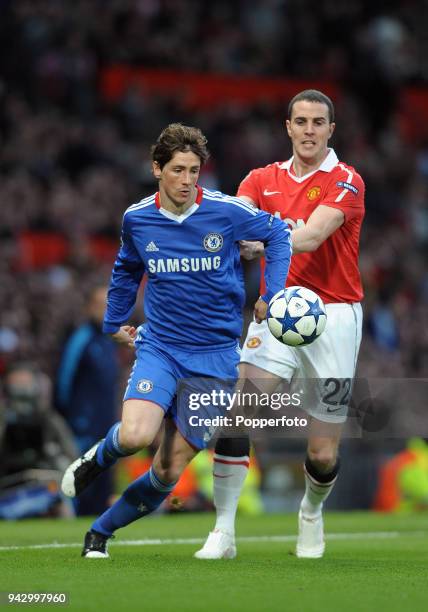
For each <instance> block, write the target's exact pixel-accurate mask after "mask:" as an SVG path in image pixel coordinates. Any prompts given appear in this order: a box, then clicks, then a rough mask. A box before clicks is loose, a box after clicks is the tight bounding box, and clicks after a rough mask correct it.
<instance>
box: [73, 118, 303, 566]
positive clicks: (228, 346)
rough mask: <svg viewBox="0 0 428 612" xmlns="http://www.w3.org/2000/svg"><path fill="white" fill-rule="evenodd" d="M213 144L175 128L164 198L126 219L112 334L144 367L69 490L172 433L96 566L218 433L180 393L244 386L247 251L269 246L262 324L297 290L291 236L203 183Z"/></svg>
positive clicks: (91, 548) (161, 162)
mask: <svg viewBox="0 0 428 612" xmlns="http://www.w3.org/2000/svg"><path fill="white" fill-rule="evenodd" d="M206 143H207V141H206V138H205V136H204V135H203V134H202V132H201V131H200V130H199V129H197V128H194V127H188V126H184V125H182V124H179V123H174V124H171V125H169V126H168V127H167V128H165V129H164V130H163V132H162V133H161V135H160V136H159V138H158V140H157V142H156V144H155V145H154V146H153V147H152V162H153V173H154V176H155V177H156V179H157V180H158V182H159V191H158V192H157V193H155V194H153V195H151V196H149V197H147V198H144V199H143V200H141V201H140V202H138V203H137V204H134V205H132V206H130V207H129V208H128V209H127V210H126V212H125V214H124V217H123V226H122V244H121V247H120V250H119V253H118V256H117V259H116V262H115V264H114V268H113V272H112V278H111V282H110V287H109V291H108V297H107V308H106V313H105V318H104V327H103V329H104V332H106V333H108V334H110V335H111V336H112V337H113V338H114V339H115V340H116V341H117V342H119V343H124V344H127V345H129V346H132V347H134V346H135V349H136V360H135V363H134V366H133V369H132V372H131V375H130V378H129V382H128V386H127V389H126V391H125V397H124V403H123V411H122V418H121V421H120V422H118V423H116V424H115V425H113V426H112V428H111V429H110V430H109V431H108V433H107V435H106V437H105V439H103V440H101V441H100V442H98V443H97V444H96V445H95V446H93V447H92V448H91V449H89V451H87V452H86V453H85V454H84V455H83V456H82V457H80V458H79V459H77V460H76V461H75V462H74V463H72V464H71V465H70V466H69V467H68V468H67V470H66V472H65V474H64V477H63V481H62V490H63V492H64V493H65V494H66V495H68V496H69V497H74V496H77V495H79V494H80V493H81V492H82V491H83V490H84V489H85V488H86V487H87V486H88V485H89V484H90V482H92V481H93V479H94V478H96V476H97V475H98V474H100V473H101V472H103V471H104V470H106V469H108V468H109V467H111V466H112V465H114V464H115V463H116V461H117V460H118V459H119V458H120V457H125V456H128V455H131V454H133V453H135V452H137V451H138V450H140V449H142V448H145V447H147V446H149V445H150V444H151V443H152V442H153V440H154V438H155V436H156V435H157V434H158V432H159V430H160V428H161V426H162V425H163V424H164V429H163V432H162V437H161V442H160V445H159V448H158V449H157V452H156V454H155V456H154V459H153V463H152V466H151V468H150V470H149V471H148V472H147V473H145V474H144V475H143V476H141V477H140V478H138V479H137V480H136V481H135V482H133V483H132V484H131V485H130V486H129V487H128V488H127V489H126V490H125V492H124V493H123V495H122V496H121V497H120V499H119V500H118V501H116V503H115V504H114V505H113V506H112V507H111V508H109V509H108V510H107V511H106V512H105V513H104V514H102V515H101V516H100V517H99V518H97V519H96V520H95V522H94V523H93V525H92V526H91V529H90V531H88V532H87V534H86V536H85V542H84V547H83V551H82V556H84V557H87V558H106V557H108V552H107V541H108V539H109V538H111V537H112V535H113V533H114V532H115V531H116V529H119V528H120V527H124V526H125V525H128V524H129V523H131V522H133V521H135V520H136V519H138V518H141V517H143V516H145V515H147V514H149V513H151V512H153V511H154V510H156V508H158V507H159V505H160V504H161V503H162V502H163V500H164V499H165V498H166V497H167V496H168V494H169V493H170V492H171V491H172V490H173V488H174V486H175V484H176V482H177V480H178V479H179V477H180V475H181V473H182V472H183V470H184V468H185V467H186V466H187V464H188V463H189V462H190V461H191V460H192V458H193V457H194V456H195V455H196V454H197V453H198V452H199V450H201V449H203V448H205V446H206V444H207V440H208V439H209V437H210V436H211V434H212V432H211V431H207V430H206V429H203V428H202V430H201V429H200V428H193V429H192V427H190V426H189V427H186V426H185V422H186V413H187V415H188V416H187V422H189V421H190V416H191V415H194V413H189V412H187V411H188V407H187V410H186V407H185V409H184V416H183V410H181V413H180V409H177V405H179V402H178V398H177V395H178V393H177V391H178V387H179V385H180V384H181V383H182V382H183V381H186V380H187V379H192V380H193V381H195V380H196V381H197V380H198V379H202V380H204V381H206V380H207V379H212V380H213V381H215V380H224V381H232V383H233V382H235V381H236V379H237V376H238V362H239V345H238V339H239V337H240V335H241V331H242V323H243V321H242V307H243V304H244V298H245V291H244V283H243V274H242V269H241V264H240V254H239V241H240V240H261V241H263V242H264V244H265V254H266V264H267V265H266V273H265V279H266V293H265V294H264V295H262V296H261V297H260V298H259V300H258V301H257V302H256V304H255V307H254V315H255V318H256V320H259V321H261V320H263V319H264V318H265V316H266V310H267V304H268V302H269V299H270V298H271V297H272V296H273V295H274V294H275V293H276V292H277V291H279V290H280V289H282V288H283V287H284V285H285V280H286V276H287V272H288V268H289V264H290V256H291V243H290V232H289V230H288V229H287V226H286V225H285V224H284V223H283V222H282V221H281V220H279V219H277V218H274V217H273V216H272V215H269V214H267V213H265V212H263V211H261V210H258V209H256V208H254V207H252V206H251V205H249V204H247V203H245V202H243V201H242V200H240V199H238V198H236V197H231V196H227V195H224V194H223V193H220V192H218V191H209V190H207V189H204V188H201V187H200V186H199V185H198V184H197V180H198V176H199V171H200V168H201V166H202V164H203V163H204V162H205V161H206V160H207V158H208V155H209V153H208V150H207V148H206ZM144 274H146V275H147V285H146V288H145V291H144V312H145V316H146V320H147V322H146V324H145V325H144V326H140V327H139V328H138V329H137V330H136V329H135V328H133V327H130V326H128V325H126V322H127V320H128V319H129V317H130V315H131V313H132V311H133V309H134V305H135V301H136V297H137V292H138V288H139V286H140V282H141V280H142V277H143V275H144ZM205 388H206V386H205V385H204V389H205ZM213 388H218V386H217V387H216V383H213ZM100 410H102V406H100ZM165 417H167V418H165Z"/></svg>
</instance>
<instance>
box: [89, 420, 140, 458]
mask: <svg viewBox="0 0 428 612" xmlns="http://www.w3.org/2000/svg"><path fill="white" fill-rule="evenodd" d="M119 428H120V421H119V422H118V423H115V424H114V425H113V426H112V427H111V428H110V429H109V431H108V433H107V435H106V437H105V439H104V440H103V441H102V442H101V444H100V445H99V447H98V448H97V454H96V459H97V463H98V465H99V466H101V467H103V468H108V467H110V466H112V465H114V464H115V463H116V461H117V460H118V459H120V457H127V456H129V455H133V454H134V451H127V450H125V449H123V448H122V447H121V446H120V444H119Z"/></svg>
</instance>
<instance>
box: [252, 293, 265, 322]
mask: <svg viewBox="0 0 428 612" xmlns="http://www.w3.org/2000/svg"><path fill="white" fill-rule="evenodd" d="M267 309H268V305H267V304H266V302H265V301H264V300H262V298H259V299H258V300H257V302H256V303H255V305H254V318H255V320H256V323H261V322H262V321H264V320H265V319H266V314H267Z"/></svg>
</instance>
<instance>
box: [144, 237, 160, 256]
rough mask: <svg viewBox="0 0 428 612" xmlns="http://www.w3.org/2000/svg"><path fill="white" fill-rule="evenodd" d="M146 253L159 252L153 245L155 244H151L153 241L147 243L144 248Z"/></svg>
mask: <svg viewBox="0 0 428 612" xmlns="http://www.w3.org/2000/svg"><path fill="white" fill-rule="evenodd" d="M146 251H149V252H150V253H153V252H154V251H159V249H158V247H157V246H156V245H155V243H154V242H153V240H152V241H151V242H149V244H148V245H147V246H146Z"/></svg>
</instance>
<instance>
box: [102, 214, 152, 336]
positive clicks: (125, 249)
mask: <svg viewBox="0 0 428 612" xmlns="http://www.w3.org/2000/svg"><path fill="white" fill-rule="evenodd" d="M144 271H145V268H144V262H143V261H142V260H141V257H140V255H139V253H138V251H137V249H136V248H135V246H134V242H133V239H132V231H131V221H130V219H129V217H128V216H126V215H125V217H124V220H123V226H122V235H121V246H120V249H119V253H118V255H117V258H116V261H115V263H114V266H113V272H112V275H111V280H110V286H109V290H108V294H107V309H106V313H105V316H104V324H103V331H104V332H105V333H107V334H114V333H115V332H117V331H118V330H119V328H120V326H121V325H123V324H124V323H126V321H127V320H128V319H129V317H130V316H131V314H132V311H133V310H134V306H135V300H136V299H137V293H138V288H139V286H140V283H141V279H142V278H143V274H144Z"/></svg>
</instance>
